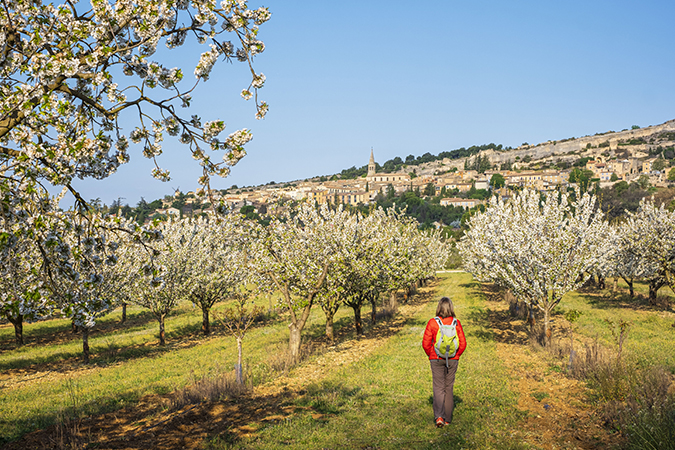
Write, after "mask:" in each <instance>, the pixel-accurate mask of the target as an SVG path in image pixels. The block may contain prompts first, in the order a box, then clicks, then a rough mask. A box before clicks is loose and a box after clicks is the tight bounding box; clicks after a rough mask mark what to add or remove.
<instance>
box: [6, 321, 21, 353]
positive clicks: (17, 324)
mask: <svg viewBox="0 0 675 450" xmlns="http://www.w3.org/2000/svg"><path fill="white" fill-rule="evenodd" d="M7 320H9V321H10V323H11V324H12V325H14V340H15V341H16V345H19V346H21V345H23V316H22V315H21V314H19V316H18V317H17V318H16V319H12V318H11V317H7Z"/></svg>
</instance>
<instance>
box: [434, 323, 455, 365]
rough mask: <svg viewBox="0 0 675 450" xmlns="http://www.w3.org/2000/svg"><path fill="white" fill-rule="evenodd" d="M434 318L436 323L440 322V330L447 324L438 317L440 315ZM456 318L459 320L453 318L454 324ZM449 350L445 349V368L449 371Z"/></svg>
mask: <svg viewBox="0 0 675 450" xmlns="http://www.w3.org/2000/svg"><path fill="white" fill-rule="evenodd" d="M434 320H436V323H438V330H439V331H440V330H441V327H442V326H443V325H445V324H444V323H443V321H442V320H441V318H440V317H438V316H436V317H434ZM456 320H457V319H453V321H452V324H453V325H454V324H455V321H456ZM448 352H449V350H447V349H446V351H445V368H446V371H447V369H448V368H449V367H450V366H449V365H448V356H449V354H448Z"/></svg>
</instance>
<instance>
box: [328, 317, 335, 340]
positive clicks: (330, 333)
mask: <svg viewBox="0 0 675 450" xmlns="http://www.w3.org/2000/svg"><path fill="white" fill-rule="evenodd" d="M326 337H327V338H328V340H330V341H331V342H334V341H335V331H334V330H333V314H331V315H330V317H329V316H328V315H326Z"/></svg>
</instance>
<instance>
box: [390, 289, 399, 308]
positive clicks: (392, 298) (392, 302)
mask: <svg viewBox="0 0 675 450" xmlns="http://www.w3.org/2000/svg"><path fill="white" fill-rule="evenodd" d="M389 308H390V309H392V310H394V311H396V309H397V308H398V301H397V298H396V291H395V290H394V291H391V292H390V293H389Z"/></svg>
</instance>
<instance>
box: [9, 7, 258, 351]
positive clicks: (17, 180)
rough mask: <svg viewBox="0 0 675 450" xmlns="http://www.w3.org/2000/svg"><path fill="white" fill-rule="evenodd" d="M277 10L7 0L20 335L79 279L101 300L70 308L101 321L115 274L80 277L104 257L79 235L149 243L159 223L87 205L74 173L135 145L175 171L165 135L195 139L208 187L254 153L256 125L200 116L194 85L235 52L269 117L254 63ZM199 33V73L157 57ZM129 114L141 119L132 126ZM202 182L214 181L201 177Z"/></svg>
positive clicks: (12, 242) (103, 165)
mask: <svg viewBox="0 0 675 450" xmlns="http://www.w3.org/2000/svg"><path fill="white" fill-rule="evenodd" d="M269 18H270V13H269V11H268V10H267V9H266V8H258V9H255V10H253V9H249V8H248V5H247V3H246V1H244V0H225V1H223V2H222V3H220V4H219V5H218V4H216V3H215V2H213V1H209V0H193V1H191V2H188V1H186V0H177V1H176V0H152V1H131V0H118V1H114V2H113V1H108V0H91V2H90V3H89V2H88V3H80V2H78V1H77V0H74V1H66V2H64V3H63V4H61V5H54V4H53V3H51V2H42V1H40V0H31V1H27V0H17V1H11V2H3V3H2V5H1V6H0V258H1V259H2V263H3V264H2V265H1V266H0V278H2V279H8V278H11V277H17V276H18V278H14V279H16V280H17V283H14V284H13V285H12V286H11V287H10V288H11V289H8V290H7V291H6V292H7V295H5V296H4V297H3V299H2V302H3V303H2V305H0V308H1V309H2V311H3V312H4V313H5V314H6V315H7V316H8V317H10V316H11V317H12V320H14V321H15V322H16V325H15V326H16V327H17V329H16V330H17V333H19V334H17V340H18V341H19V342H20V341H21V338H20V334H21V333H20V331H21V323H22V320H23V317H25V318H26V319H27V320H33V318H37V317H41V316H42V315H44V314H47V313H48V312H49V308H50V305H51V303H50V301H52V300H55V299H56V300H59V301H63V299H64V295H66V294H65V293H64V292H65V291H63V288H64V286H65V284H68V283H69V282H77V283H76V285H75V286H76V287H77V289H80V288H83V287H84V288H85V291H86V292H80V293H77V292H76V291H73V292H72V293H71V294H72V295H73V296H74V297H73V298H76V297H77V298H80V299H84V298H91V299H92V302H99V303H97V304H98V305H99V306H96V307H95V306H94V303H90V306H92V308H94V310H97V311H99V312H96V313H95V312H93V310H92V311H88V312H87V311H82V310H80V308H79V307H76V306H77V302H75V303H72V302H71V303H72V306H73V307H71V308H67V309H66V313H67V314H70V315H72V317H73V319H74V320H76V321H79V320H80V318H81V319H82V322H83V323H85V324H88V325H91V324H93V320H94V319H95V317H96V316H97V315H99V313H103V312H104V311H105V310H106V308H108V303H106V302H104V301H103V299H102V297H100V296H99V297H97V298H96V299H94V297H96V295H95V290H96V286H99V285H105V284H109V283H107V282H106V281H104V280H103V281H102V280H99V278H98V277H99V276H102V273H103V272H101V271H95V272H96V273H95V274H93V275H95V276H94V279H95V280H98V281H95V282H93V281H92V282H91V283H89V284H87V283H85V284H82V283H80V282H78V280H84V279H89V277H90V276H92V273H90V272H91V270H92V268H93V267H94V266H92V265H91V264H90V263H91V261H93V260H91V259H90V255H89V254H88V253H87V252H89V251H90V250H89V249H84V250H86V251H85V252H84V253H82V252H80V250H78V246H73V245H72V243H73V242H77V243H82V242H85V243H86V242H92V239H93V242H100V241H101V239H105V240H106V241H108V242H110V241H118V240H125V239H130V240H131V241H133V242H143V241H146V240H147V239H148V237H152V236H153V231H152V230H148V229H145V228H141V227H138V226H136V225H135V224H131V225H129V226H126V225H124V226H120V225H119V224H116V223H115V222H114V220H112V219H111V218H106V217H101V216H99V215H97V214H86V213H85V210H86V209H87V207H86V204H85V202H84V201H83V199H82V196H81V195H80V194H79V193H78V192H76V191H75V190H74V189H73V187H72V185H71V182H72V181H73V179H74V178H95V179H102V178H105V177H107V176H109V175H110V174H112V173H113V172H115V170H117V168H118V167H119V165H120V164H123V163H126V162H128V161H129V153H128V151H129V148H130V146H131V145H132V144H138V145H139V146H140V147H141V148H142V153H143V155H144V156H145V157H147V158H150V159H152V160H153V161H154V162H155V169H154V170H153V175H154V176H155V177H157V178H159V179H162V180H168V179H169V173H168V172H167V171H166V170H164V169H162V168H161V167H160V165H159V162H158V159H157V157H158V156H159V155H160V154H161V153H162V143H163V141H164V138H165V135H168V136H172V137H175V138H176V140H177V141H178V142H180V143H182V144H184V145H185V146H186V149H187V150H188V151H189V152H190V154H191V155H192V156H193V158H195V159H196V160H197V161H198V162H199V164H200V165H201V166H202V168H203V173H202V176H201V177H200V179H199V183H200V184H201V185H202V186H203V187H205V188H208V186H209V180H210V177H211V176H213V175H218V176H227V174H228V173H229V170H230V167H231V166H233V165H234V164H236V163H237V162H238V161H239V160H240V159H241V158H242V157H243V156H244V155H245V154H246V151H245V149H244V145H245V144H246V143H247V142H248V141H249V140H250V139H251V133H250V132H249V131H248V130H246V129H242V130H236V131H234V132H232V133H231V134H230V135H229V136H228V137H227V138H225V139H222V140H221V139H219V138H218V136H219V134H220V133H221V132H222V131H223V130H224V129H225V123H224V122H223V121H222V120H221V119H219V118H212V119H211V118H210V120H208V121H205V122H203V123H202V121H201V119H200V118H199V117H198V116H197V115H196V114H192V115H189V114H187V113H185V112H182V110H181V108H188V107H189V106H190V101H191V94H192V93H193V92H194V89H195V87H196V86H197V85H198V84H199V83H202V82H204V81H206V80H208V78H209V75H210V73H211V71H212V69H213V67H214V64H215V63H216V62H217V60H219V59H221V60H226V61H232V60H236V61H240V62H241V63H242V64H243V65H244V67H245V68H246V70H247V71H249V72H250V74H251V78H250V82H249V83H248V86H242V88H243V90H242V93H241V95H242V97H243V98H244V99H246V100H248V99H251V98H254V99H255V105H256V112H257V114H256V116H257V117H258V118H262V117H264V115H265V113H266V112H267V108H268V107H267V104H266V103H264V102H259V101H258V97H257V95H258V89H260V88H261V87H263V85H264V82H265V76H264V75H263V74H262V73H256V72H255V71H254V69H253V65H252V62H253V58H254V57H255V55H257V54H259V53H261V52H262V51H263V50H264V48H265V47H264V44H263V42H262V41H260V40H259V39H258V28H259V26H260V25H262V24H263V23H265V22H266V21H267V20H269ZM227 36H230V37H231V40H228V38H227ZM188 39H191V40H194V41H196V43H197V44H199V45H202V46H204V50H203V52H202V53H201V56H200V58H199V61H198V62H196V63H195V66H194V67H190V68H187V69H189V70H188V71H187V73H189V72H193V73H194V77H195V78H194V79H193V80H194V81H188V80H186V79H185V78H186V72H184V70H185V69H186V68H181V67H169V66H166V64H165V62H162V61H158V60H153V55H155V52H156V50H157V48H158V46H159V45H165V46H166V47H168V48H169V49H175V48H177V47H180V46H181V45H183V44H184V43H185V42H187V41H188ZM232 41H234V43H232ZM123 120H124V121H126V123H128V121H129V120H131V121H133V122H135V123H136V126H135V127H134V128H133V129H127V130H124V129H122V126H121V123H122V121H123ZM50 185H51V186H63V188H64V191H66V190H69V191H70V192H71V193H72V194H73V195H74V196H75V198H76V209H77V210H78V212H79V213H81V217H79V218H78V217H76V216H74V215H72V214H64V213H63V212H62V211H61V210H60V208H59V198H52V197H51V196H50V195H49V193H48V188H49V186H50ZM205 192H210V191H209V190H204V189H200V190H199V193H200V194H202V195H203V194H204V193H205ZM82 220H84V221H87V222H88V224H85V223H82ZM71 233H75V234H76V235H75V236H72V235H71ZM111 233H112V234H111ZM124 234H126V235H127V236H126V237H125V236H122V235H124ZM78 245H79V244H78ZM55 249H57V250H58V251H55ZM145 250H148V249H147V248H145V249H143V251H142V252H141V254H139V255H138V259H137V260H136V261H135V263H137V265H138V266H139V267H140V266H141V265H143V264H144V263H145V262H146V260H147V259H148V256H151V255H152V252H147V251H145ZM111 251H113V250H111ZM113 253H114V251H113ZM83 255H84V259H82V257H83ZM94 259H96V258H94ZM108 261H110V262H111V263H112V262H113V261H112V260H108ZM96 265H97V263H96V264H95V266H96ZM150 266H152V262H150ZM79 271H82V272H81V273H80V272H79ZM94 279H92V280H94ZM101 283H102V284H101ZM91 295H94V297H91ZM29 300H30V301H29ZM27 305H33V306H34V307H33V306H31V307H28V306H27ZM86 328H87V327H85V329H86ZM85 344H86V342H85ZM85 353H86V349H85ZM85 356H86V355H85Z"/></svg>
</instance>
